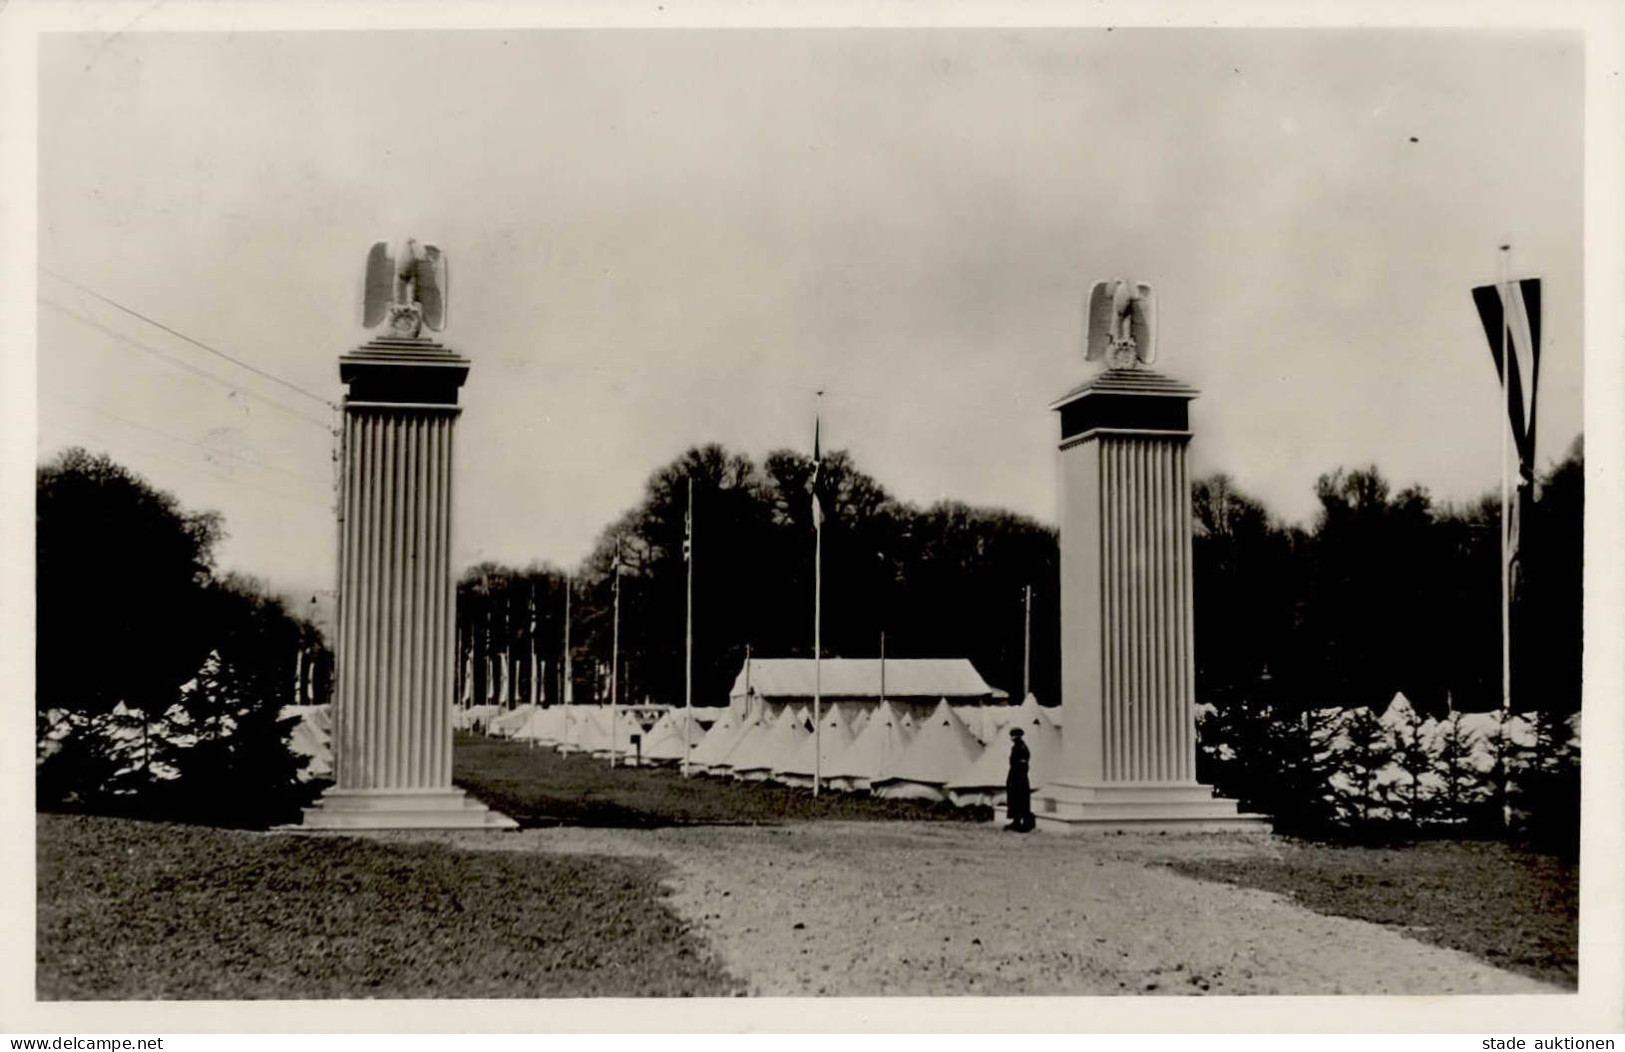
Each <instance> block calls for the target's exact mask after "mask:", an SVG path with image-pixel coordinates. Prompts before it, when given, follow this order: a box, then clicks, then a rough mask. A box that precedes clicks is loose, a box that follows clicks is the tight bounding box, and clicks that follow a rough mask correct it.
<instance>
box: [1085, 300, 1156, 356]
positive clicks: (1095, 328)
mask: <svg viewBox="0 0 1625 1052" xmlns="http://www.w3.org/2000/svg"><path fill="white" fill-rule="evenodd" d="M1084 329H1085V335H1084V340H1085V343H1084V351H1083V358H1084V361H1088V362H1094V361H1099V360H1100V359H1102V358H1104V359H1106V364H1107V366H1108V367H1110V368H1114V369H1115V368H1118V367H1121V366H1134V365H1150V364H1151V363H1152V362H1154V361H1156V360H1157V301H1156V298H1155V297H1154V296H1152V294H1151V286H1150V285H1146V284H1143V283H1142V284H1138V285H1137V284H1135V283H1133V282H1131V281H1127V280H1124V279H1122V278H1118V279H1117V280H1116V281H1097V282H1095V287H1094V288H1093V289H1091V290H1090V291H1089V318H1088V323H1087V324H1086V325H1085V327H1084Z"/></svg>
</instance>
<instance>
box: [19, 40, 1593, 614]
mask: <svg viewBox="0 0 1625 1052" xmlns="http://www.w3.org/2000/svg"><path fill="white" fill-rule="evenodd" d="M1582 58H1583V55H1582V49H1581V41H1580V38H1579V37H1578V36H1577V35H1573V34H1564V33H1547V32H1520V33H1462V32H1442V31H1429V32H1419V31H1290V30H1268V31H1258V30H1123V29H1118V30H1115V31H1108V30H1105V29H1081V30H1039V31H1031V32H1014V31H1004V30H992V31H923V30H792V31H766V30H693V31H686V30H667V31H632V30H616V31H607V30H596V31H595V30H582V31H575V30H543V31H525V30H513V31H507V32H502V31H491V32H479V31H475V32H459V33H428V32H423V33H418V32H410V33H387V34H386V33H304V34H268V33H236V34H174V33H127V34H123V35H118V36H88V35H78V36H61V37H56V38H52V39H49V40H47V41H46V42H44V44H43V45H42V49H41V54H40V117H39V128H40V135H39V165H40V167H39V188H40V211H39V259H40V262H41V265H42V266H43V267H44V268H47V270H48V271H51V272H55V273H57V274H60V275H63V276H65V277H66V278H68V279H70V280H71V281H72V282H76V283H78V285H79V286H82V287H83V288H80V287H75V285H73V284H69V283H67V282H65V281H63V280H61V279H60V278H58V277H55V276H53V275H52V274H51V273H41V275H40V279H39V295H40V298H41V305H40V308H39V342H38V383H39V410H40V432H39V443H40V452H41V455H42V456H49V455H51V454H53V453H54V452H55V451H57V450H59V449H61V448H62V447H63V446H65V445H68V444H83V445H87V446H90V447H91V448H96V449H106V450H107V451H109V452H111V453H113V454H114V456H115V457H117V458H118V459H120V460H122V461H124V462H126V463H128V464H130V465H131V466H133V467H135V468H137V469H138V470H140V471H141V472H142V473H143V474H145V475H146V476H147V477H149V478H150V479H151V480H152V481H154V482H155V483H157V484H158V485H160V486H162V487H163V488H166V489H169V490H171V491H173V492H175V493H176V494H177V495H178V496H179V497H180V498H181V499H182V501H183V502H184V503H185V504H187V505H188V506H190V507H194V508H214V509H218V510H220V511H221V512H223V513H224V514H225V516H226V523H227V529H228V532H229V534H230V538H229V540H228V541H227V542H226V543H225V545H224V546H223V548H222V552H221V554H222V556H223V562H224V563H225V565H226V566H228V567H230V568H235V569H241V570H245V571H248V572H252V573H256V574H258V575H261V576H263V577H266V578H268V579H269V580H271V581H272V582H273V583H276V584H279V585H283V586H287V587H298V588H325V587H330V582H331V577H332V572H333V552H334V546H335V534H334V525H333V519H332V514H331V509H330V505H331V500H332V476H333V473H332V464H331V461H330V453H331V441H330V437H329V435H328V433H327V431H326V430H325V422H326V421H327V420H329V419H330V418H331V413H330V411H329V410H327V409H326V408H324V406H323V405H322V404H321V402H320V401H319V400H317V399H311V398H308V397H305V396H304V395H301V394H299V393H297V392H295V391H293V390H290V389H288V388H287V387H283V386H280V385H279V384H277V383H274V382H272V381H270V380H268V379H265V378H263V377H261V376H258V375H255V374H254V373H252V372H249V371H247V370H244V369H242V368H239V367H237V366H235V365H232V364H230V363H228V362H226V361H223V360H221V359H220V358H217V357H214V356H212V355H210V354H208V353H206V352H205V351H203V350H201V349H199V348H197V347H195V346H193V345H191V344H188V343H187V342H185V341H184V340H183V339H181V338H179V337H177V336H176V335H173V334H170V333H167V332H164V331H162V330H159V329H156V328H154V327H152V326H150V325H148V324H146V323H144V322H142V321H140V320H138V319H137V318H135V317H133V316H131V315H129V314H127V313H123V312H121V311H120V310H118V309H116V308H115V307H113V306H111V305H109V304H108V303H106V302H104V301H103V300H100V299H97V298H96V295H93V294H92V292H87V291H85V290H86V289H88V290H92V291H93V293H95V294H99V295H101V296H104V297H107V298H109V299H111V300H113V301H115V302H117V303H119V304H122V305H124V306H125V307H128V308H130V309H132V310H135V311H138V312H140V313H142V314H145V315H147V316H148V317H150V318H152V319H155V320H157V321H159V322H162V323H163V324H164V325H166V326H169V327H170V328H172V329H174V330H175V331H176V332H178V333H181V334H184V335H185V336H188V337H192V338H194V339H197V340H199V341H202V342H204V343H206V344H208V345H210V346H212V347H214V348H216V349H218V350H221V351H224V352H226V353H228V354H230V355H232V356H234V357H236V358H239V359H241V360H242V361H244V362H246V363H249V364H251V365H253V366H255V367H256V368H258V369H261V370H264V371H266V372H268V373H271V374H274V375H275V376H278V377H281V378H283V379H285V380H287V381H288V382H289V383H291V384H293V385H295V386H296V387H299V388H303V389H305V390H307V391H309V392H311V393H313V394H316V395H319V396H320V397H321V398H324V399H329V400H332V401H337V400H338V399H339V397H340V395H341V389H340V387H339V385H338V376H337V363H336V359H337V356H338V355H339V354H341V353H344V352H345V351H347V350H349V349H351V348H352V347H354V346H355V345H356V344H357V343H359V342H362V341H363V340H364V339H365V338H366V333H365V332H364V331H363V330H362V329H361V327H360V316H359V290H360V281H361V273H362V269H363V265H364V260H365V255H366V251H367V248H368V246H370V245H371V243H372V242H373V241H375V240H378V239H385V238H387V239H395V238H400V237H405V236H415V237H417V238H418V239H419V240H421V241H429V242H433V243H436V244H439V245H440V246H442V247H443V248H444V249H445V250H446V252H447V253H448V254H449V256H450V260H451V270H452V287H451V296H450V320H451V325H450V327H449V329H448V331H447V332H446V333H445V334H444V336H445V339H446V340H447V341H448V342H449V343H451V344H452V345H453V346H454V347H455V348H457V349H458V350H460V351H461V352H463V353H464V354H466V355H467V356H469V357H470V358H472V359H473V362H474V365H473V370H472V373H471V375H470V378H469V382H468V385H467V387H466V388H465V389H464V399H463V401H464V405H465V406H466V411H465V413H464V415H463V418H462V422H461V424H460V431H459V435H458V443H459V446H458V450H457V471H458V476H457V490H456V500H457V505H456V515H457V530H458V534H457V543H456V552H455V557H456V559H457V560H458V562H459V563H460V564H466V563H470V562H473V561H475V560H478V559H484V558H489V559H496V560H502V561H507V562H511V563H517V564H523V563H525V562H528V561H529V560H531V559H547V560H552V561H554V562H555V563H558V564H561V565H569V564H573V563H574V562H576V561H577V560H578V559H580V558H581V557H582V556H583V555H584V554H585V553H586V551H587V550H588V548H589V547H590V545H591V543H592V541H593V539H594V538H595V536H596V535H597V534H598V532H599V531H600V530H601V529H602V528H603V527H604V525H605V524H607V523H608V522H609V521H610V520H611V519H613V518H614V517H615V516H616V515H618V514H619V513H620V512H621V511H623V510H624V509H625V508H627V507H628V506H629V505H631V504H632V503H633V502H635V501H636V500H637V499H638V497H639V495H640V493H641V489H642V485H643V482H644V480H645V479H646V478H647V476H648V474H649V473H650V471H652V470H653V469H654V468H656V467H658V466H659V465H661V464H663V463H665V462H666V461H668V460H670V459H671V458H672V457H673V456H675V455H676V454H678V453H680V452H681V451H682V450H683V449H684V448H686V447H687V446H689V445H692V444H696V443H703V442H720V443H722V444H724V445H726V446H728V447H730V448H734V449H738V450H742V451H745V452H748V453H750V454H752V455H755V456H758V457H759V456H760V455H762V454H765V453H766V452H768V451H769V450H772V449H776V448H782V447H795V448H801V449H805V450H808V451H810V447H811V441H812V415H813V405H814V394H813V393H814V391H815V390H817V389H819V388H823V389H825V390H826V391H827V392H828V393H827V395H826V397H825V400H824V435H825V441H826V443H827V444H828V445H830V446H832V447H843V448H846V449H849V450H850V451H851V452H852V454H853V456H854V457H855V458H856V459H857V461H858V463H859V464H860V465H861V466H862V467H863V468H865V469H866V470H868V471H869V472H870V473H871V474H873V475H874V476H875V477H876V478H878V479H879V480H880V481H881V482H882V483H883V484H884V485H885V486H886V487H887V488H888V489H889V490H891V491H892V492H893V493H894V494H896V495H898V496H899V497H902V498H904V499H908V500H912V501H916V502H921V503H926V502H930V501H933V500H937V499H939V498H944V497H948V498H953V499H957V500H962V501H968V502H972V503H977V504H993V505H1002V506H1005V507H1009V508H1013V509H1016V510H1018V511H1021V512H1025V513H1027V514H1030V515H1033V516H1035V517H1037V518H1039V519H1042V520H1044V521H1047V522H1053V521H1054V509H1055V479H1056V471H1055V468H1056V461H1055V442H1056V437H1057V423H1056V420H1055V418H1054V414H1052V413H1050V412H1048V411H1047V409H1046V406H1047V405H1048V403H1049V402H1050V401H1051V400H1052V399H1054V398H1055V397H1056V396H1058V395H1059V394H1061V393H1062V392H1064V391H1065V390H1067V389H1068V388H1070V387H1071V386H1073V385H1074V384H1076V383H1077V382H1079V381H1080V380H1081V379H1083V378H1084V376H1086V375H1087V373H1088V368H1086V366H1085V364H1084V362H1083V360H1082V355H1081V351H1080V334H1081V329H1082V325H1083V313H1082V303H1083V298H1084V294H1085V291H1086V289H1087V287H1088V286H1089V284H1091V283H1092V282H1093V281H1095V280H1097V279H1102V278H1111V277H1116V276H1125V277H1132V278H1135V279H1138V280H1142V281H1148V282H1150V283H1152V284H1153V285H1154V286H1155V288H1156V290H1157V296H1158V300H1159V304H1160V326H1161V328H1160V345H1161V347H1160V360H1159V362H1158V366H1157V367H1158V368H1159V369H1161V370H1164V371H1166V372H1168V373H1171V374H1173V375H1175V376H1177V377H1179V378H1181V379H1184V380H1186V381H1189V382H1191V383H1192V384H1194V385H1195V386H1197V387H1198V388H1200V389H1201V390H1202V392H1203V395H1202V397H1201V398H1200V400H1199V401H1197V402H1196V403H1195V406H1194V412H1193V427H1194V429H1195V432H1196V437H1195V440H1194V445H1193V457H1194V463H1195V467H1196V469H1197V470H1198V471H1201V472H1208V471H1225V472H1228V473H1230V474H1231V475H1232V476H1234V477H1235V479H1236V480H1237V482H1238V483H1239V484H1240V485H1241V486H1242V487H1243V488H1244V489H1246V490H1249V491H1251V492H1253V493H1255V494H1256V495H1258V496H1259V497H1261V498H1262V499H1264V501H1265V502H1266V503H1267V504H1268V505H1269V506H1270V507H1271V509H1272V510H1274V511H1275V512H1276V513H1277V514H1279V515H1280V516H1282V517H1284V518H1286V519H1288V520H1302V519H1306V518H1307V517H1308V516H1309V515H1310V514H1311V513H1312V509H1313V492H1312V487H1313V484H1314V480H1315V478H1316V476H1317V475H1319V474H1321V473H1322V472H1325V471H1329V470H1331V469H1333V468H1336V467H1338V466H1352V465H1358V464H1364V463H1368V462H1374V463H1376V464H1377V465H1379V466H1380V468H1381V469H1382V470H1383V472H1384V473H1385V474H1386V475H1387V476H1388V477H1389V478H1391V479H1392V480H1393V481H1394V482H1395V483H1396V484H1398V485H1406V484H1411V483H1419V484H1422V485H1425V486H1427V487H1428V488H1429V489H1431V490H1432V491H1433V492H1434V494H1435V495H1436V496H1437V497H1439V498H1440V499H1446V500H1461V499H1468V498H1471V497H1474V496H1476V495H1477V494H1478V493H1480V492H1482V491H1484V490H1486V489H1489V488H1492V487H1494V486H1495V485H1497V483H1498V479H1499V453H1500V441H1499V431H1498V428H1499V427H1501V426H1504V425H1502V423H1501V421H1502V419H1503V418H1502V417H1501V415H1500V412H1499V407H1498V404H1497V402H1498V391H1497V387H1496V379H1495V373H1494V369H1493V368H1492V365H1491V361H1490V358H1489V354H1488V351H1487V348H1486V346H1485V342H1484V336H1483V333H1482V330H1481V329H1480V327H1479V323H1478V320H1477V318H1476V316H1475V314H1474V312H1473V307H1472V301H1471V299H1470V296H1469V289H1470V287H1471V286H1473V285H1475V284H1480V283H1484V282H1487V281H1490V280H1493V279H1494V278H1495V276H1496V246H1497V245H1499V244H1501V243H1503V242H1511V243H1512V244H1513V245H1514V267H1515V270H1516V271H1517V272H1518V273H1519V274H1520V275H1530V276H1540V277H1542V278H1543V279H1544V280H1545V283H1546V284H1545V296H1546V302H1547V311H1546V316H1547V322H1546V339H1545V358H1544V361H1543V370H1542V377H1541V385H1542V386H1541V395H1540V397H1541V403H1540V427H1541V434H1540V449H1539V453H1538V455H1539V459H1540V461H1541V463H1542V465H1545V464H1548V463H1550V462H1551V461H1553V460H1555V459H1556V458H1558V457H1560V456H1561V455H1562V453H1563V452H1564V450H1565V449H1566V447H1567V446H1568V445H1569V443H1570V442H1571V441H1572V440H1573V438H1574V437H1575V435H1576V434H1578V433H1579V431H1580V429H1581V423H1582V421H1581V409H1582V406H1581V347H1580V338H1581V335H1582V330H1581V309H1582V289H1581V278H1582V253H1581V249H1582V215H1581V203H1582V136H1583V127H1582V112H1581V111H1582V106H1581V102H1582V94H1583V84H1582V73H1583V66H1582ZM131 341H133V343H132V342H131ZM136 344H139V345H141V346H140V347H138V346H136ZM143 348H144V349H143ZM153 352H157V353H153ZM159 355H162V356H163V357H159ZM196 370H201V371H204V372H207V373H209V374H213V375H214V376H215V377H218V378H220V379H223V380H226V381H229V384H230V385H232V386H227V385H226V384H222V383H220V382H218V381H217V380H216V379H211V378H208V377H205V376H200V375H198V374H197V372H196ZM265 399H270V400H274V401H276V402H278V403H281V405H282V406H284V407H285V408H282V409H279V408H276V407H273V406H271V405H269V404H267V402H266V401H265ZM290 410H291V412H290ZM295 413H297V414H299V416H296V415H294V414H295ZM301 416H302V417H305V419H301V418H300V417H301ZM700 528H702V529H703V523H702V524H701V526H700Z"/></svg>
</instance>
